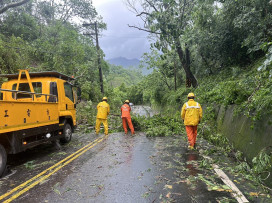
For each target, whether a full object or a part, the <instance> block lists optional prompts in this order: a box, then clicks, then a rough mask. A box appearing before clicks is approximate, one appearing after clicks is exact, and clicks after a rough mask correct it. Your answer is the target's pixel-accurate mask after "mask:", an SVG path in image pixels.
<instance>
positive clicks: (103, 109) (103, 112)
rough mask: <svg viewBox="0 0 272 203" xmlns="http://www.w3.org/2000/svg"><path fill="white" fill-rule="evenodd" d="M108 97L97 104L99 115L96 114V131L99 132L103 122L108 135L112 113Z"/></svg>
mask: <svg viewBox="0 0 272 203" xmlns="http://www.w3.org/2000/svg"><path fill="white" fill-rule="evenodd" d="M107 100H108V98H107V97H103V99H102V102H100V103H99V104H98V105H97V116H96V125H95V131H96V134H98V133H99V130H100V125H101V122H102V123H103V125H104V132H105V134H106V135H107V134H108V133H109V126H108V120H107V118H108V115H109V114H110V105H109V104H108V103H107Z"/></svg>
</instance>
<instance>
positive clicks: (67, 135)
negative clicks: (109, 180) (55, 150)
mask: <svg viewBox="0 0 272 203" xmlns="http://www.w3.org/2000/svg"><path fill="white" fill-rule="evenodd" d="M63 134H64V137H63V138H61V139H60V141H61V142H62V143H68V142H70V141H71V139H72V127H71V125H70V124H69V123H65V125H64V128H63Z"/></svg>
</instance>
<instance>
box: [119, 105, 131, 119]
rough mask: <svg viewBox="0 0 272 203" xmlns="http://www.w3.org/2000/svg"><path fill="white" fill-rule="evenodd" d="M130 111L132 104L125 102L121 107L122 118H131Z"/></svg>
mask: <svg viewBox="0 0 272 203" xmlns="http://www.w3.org/2000/svg"><path fill="white" fill-rule="evenodd" d="M130 111H131V108H130V106H129V105H128V104H124V105H123V106H122V107H121V112H122V118H131V116H130Z"/></svg>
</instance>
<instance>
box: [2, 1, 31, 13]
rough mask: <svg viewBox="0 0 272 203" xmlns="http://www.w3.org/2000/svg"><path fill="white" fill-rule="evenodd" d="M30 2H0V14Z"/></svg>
mask: <svg viewBox="0 0 272 203" xmlns="http://www.w3.org/2000/svg"><path fill="white" fill-rule="evenodd" d="M29 1H30V0H22V1H15V2H13V1H8V0H0V14H3V13H5V12H6V11H7V10H9V9H11V8H16V7H18V6H21V5H23V4H26V3H28V2H29Z"/></svg>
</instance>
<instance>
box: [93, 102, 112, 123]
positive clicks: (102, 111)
mask: <svg viewBox="0 0 272 203" xmlns="http://www.w3.org/2000/svg"><path fill="white" fill-rule="evenodd" d="M109 114H110V105H109V104H108V103H107V102H106V101H102V102H100V103H99V104H98V105H97V116H96V118H100V119H107V117H108V115H109Z"/></svg>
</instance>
